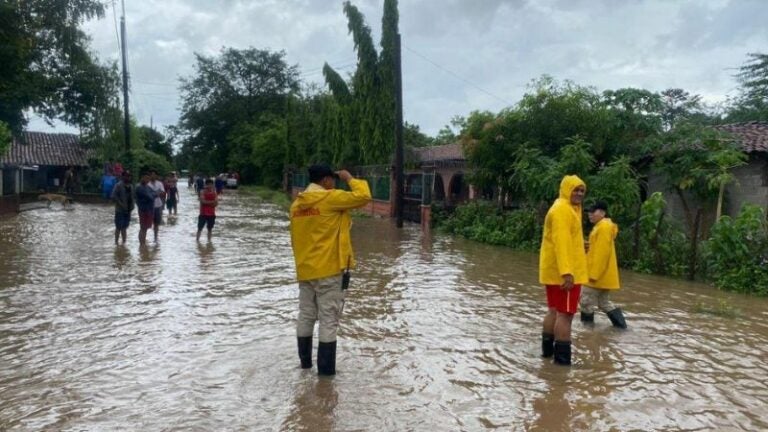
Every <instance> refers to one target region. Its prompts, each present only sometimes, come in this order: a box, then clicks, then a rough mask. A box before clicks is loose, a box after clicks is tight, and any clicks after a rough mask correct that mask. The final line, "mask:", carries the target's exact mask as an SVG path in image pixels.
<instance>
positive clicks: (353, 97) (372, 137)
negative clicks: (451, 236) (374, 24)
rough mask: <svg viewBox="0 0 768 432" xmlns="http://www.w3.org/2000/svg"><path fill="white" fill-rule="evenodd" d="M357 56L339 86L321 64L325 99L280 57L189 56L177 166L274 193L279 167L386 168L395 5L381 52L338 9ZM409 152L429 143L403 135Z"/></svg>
mask: <svg viewBox="0 0 768 432" xmlns="http://www.w3.org/2000/svg"><path fill="white" fill-rule="evenodd" d="M343 12H344V14H345V15H346V16H347V20H348V28H349V33H350V34H351V35H352V39H353V41H354V45H355V50H356V53H357V69H356V70H355V71H354V73H353V74H352V75H351V78H350V80H349V81H346V80H345V79H344V78H342V76H341V75H340V74H339V73H338V72H336V71H335V70H334V69H333V68H332V67H331V66H329V65H328V64H325V65H324V67H323V74H324V76H325V80H326V83H327V85H328V91H323V90H319V89H316V88H314V87H306V86H305V87H302V85H301V83H300V81H299V74H298V66H296V65H289V64H287V63H286V61H285V52H282V51H279V52H271V51H268V50H260V49H256V48H247V49H234V48H224V49H222V50H221V52H220V53H219V55H217V56H212V57H208V56H203V55H200V54H197V55H196V60H197V63H196V71H195V73H194V74H193V75H192V76H190V77H187V78H185V79H182V84H181V91H182V107H181V119H180V121H179V124H178V125H177V127H176V128H175V129H174V130H175V132H176V135H177V136H179V137H180V142H181V151H180V153H179V154H178V155H177V158H176V163H177V165H178V166H184V167H187V168H190V169H191V170H192V171H203V172H208V173H211V172H225V171H237V172H239V173H240V174H241V178H242V180H243V182H244V183H256V184H262V185H265V186H268V187H273V188H275V187H278V186H279V185H280V183H281V181H282V178H283V173H284V169H285V167H305V166H307V165H308V164H310V163H312V162H327V163H333V164H334V165H336V166H340V167H353V166H357V165H370V164H381V163H387V162H388V161H389V160H390V158H391V154H392V151H393V148H394V138H393V134H394V100H395V99H394V84H393V82H392V81H393V72H392V71H393V67H394V59H393V50H394V46H395V45H394V44H395V36H396V34H397V32H398V12H397V1H395V0H386V1H385V2H384V12H383V18H382V36H381V42H380V45H381V49H380V50H379V51H378V52H377V49H376V46H375V44H374V42H373V39H372V36H371V29H370V27H368V25H367V24H366V22H365V18H364V17H363V15H362V13H360V11H359V10H358V9H357V7H355V6H354V5H353V4H351V3H350V2H345V3H344V4H343ZM408 137H409V140H410V141H413V142H414V143H416V145H424V143H425V142H429V139H428V138H427V137H425V136H424V135H423V134H422V133H421V132H420V131H419V130H418V127H414V126H412V127H410V128H409V129H408Z"/></svg>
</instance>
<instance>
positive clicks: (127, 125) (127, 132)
mask: <svg viewBox="0 0 768 432" xmlns="http://www.w3.org/2000/svg"><path fill="white" fill-rule="evenodd" d="M122 4H123V15H122V16H121V17H120V51H121V54H122V57H123V113H124V114H125V119H124V120H123V136H124V138H125V151H126V152H130V151H131V122H130V114H129V113H128V61H127V60H126V53H125V0H123V2H122Z"/></svg>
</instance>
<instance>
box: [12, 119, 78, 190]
mask: <svg viewBox="0 0 768 432" xmlns="http://www.w3.org/2000/svg"><path fill="white" fill-rule="evenodd" d="M90 156H91V151H90V150H88V149H86V148H85V147H83V146H82V145H81V144H80V139H79V137H78V136H77V135H73V134H66V133H45V132H30V131H28V132H23V133H22V134H21V136H17V137H14V139H13V142H12V143H11V145H10V147H9V149H8V150H7V151H6V152H5V154H2V155H0V191H2V196H9V195H15V194H19V193H22V192H38V191H41V190H44V191H57V190H58V189H59V188H60V187H61V185H62V183H63V179H64V175H65V172H66V170H67V168H68V167H74V169H75V170H78V169H82V168H84V167H87V166H88V158H89V157H90Z"/></svg>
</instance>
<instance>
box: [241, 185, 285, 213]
mask: <svg viewBox="0 0 768 432" xmlns="http://www.w3.org/2000/svg"><path fill="white" fill-rule="evenodd" d="M240 191H241V192H245V193H246V194H250V195H256V196H257V197H258V198H259V199H260V200H262V201H264V202H268V203H272V204H275V205H277V206H279V207H280V208H283V209H285V210H288V209H289V208H290V207H291V199H290V198H289V197H288V195H287V194H286V193H285V192H283V191H280V190H275V189H270V188H268V187H264V186H240Z"/></svg>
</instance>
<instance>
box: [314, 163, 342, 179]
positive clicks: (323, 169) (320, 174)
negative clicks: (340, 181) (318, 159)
mask: <svg viewBox="0 0 768 432" xmlns="http://www.w3.org/2000/svg"><path fill="white" fill-rule="evenodd" d="M326 177H333V178H339V176H338V175H337V174H336V173H335V172H333V170H332V169H331V167H329V166H328V165H326V164H317V165H312V166H310V167H309V181H310V182H312V183H318V182H320V181H321V180H322V179H324V178H326Z"/></svg>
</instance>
